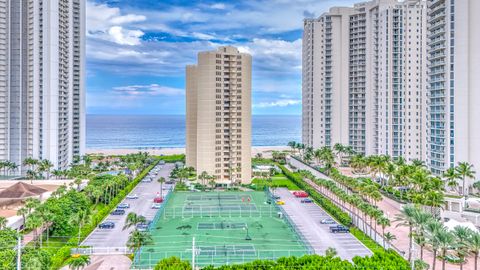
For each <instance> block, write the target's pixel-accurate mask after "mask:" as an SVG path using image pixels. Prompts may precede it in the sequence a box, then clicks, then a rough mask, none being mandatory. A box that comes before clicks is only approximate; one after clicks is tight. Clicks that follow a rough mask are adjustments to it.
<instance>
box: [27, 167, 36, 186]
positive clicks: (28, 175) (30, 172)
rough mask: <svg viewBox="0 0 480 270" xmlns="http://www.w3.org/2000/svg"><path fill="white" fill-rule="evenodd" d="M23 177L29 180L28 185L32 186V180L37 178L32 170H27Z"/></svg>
mask: <svg viewBox="0 0 480 270" xmlns="http://www.w3.org/2000/svg"><path fill="white" fill-rule="evenodd" d="M25 177H26V178H27V179H30V184H32V185H33V179H35V178H37V173H36V172H35V171H34V170H27V172H26V173H25Z"/></svg>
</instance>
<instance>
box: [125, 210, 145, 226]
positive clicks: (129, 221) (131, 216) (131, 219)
mask: <svg viewBox="0 0 480 270" xmlns="http://www.w3.org/2000/svg"><path fill="white" fill-rule="evenodd" d="M146 221H147V220H146V218H145V217H144V216H142V215H137V214H136V213H133V212H130V213H128V215H127V217H126V219H125V226H123V230H125V229H128V228H130V227H132V226H137V224H140V223H144V222H146Z"/></svg>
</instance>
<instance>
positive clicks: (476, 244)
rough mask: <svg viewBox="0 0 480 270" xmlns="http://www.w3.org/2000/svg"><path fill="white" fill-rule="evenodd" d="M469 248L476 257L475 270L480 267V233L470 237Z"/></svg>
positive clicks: (472, 234)
mask: <svg viewBox="0 0 480 270" xmlns="http://www.w3.org/2000/svg"><path fill="white" fill-rule="evenodd" d="M467 243H468V248H469V250H470V251H471V252H472V253H473V254H474V255H475V268H474V269H475V270H477V266H478V264H477V263H478V254H479V253H480V233H478V232H475V231H474V232H472V233H471V234H470V237H468V242H467Z"/></svg>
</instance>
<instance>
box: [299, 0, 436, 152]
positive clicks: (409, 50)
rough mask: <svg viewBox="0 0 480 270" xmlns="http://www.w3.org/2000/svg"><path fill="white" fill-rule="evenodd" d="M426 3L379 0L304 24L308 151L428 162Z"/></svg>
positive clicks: (305, 140)
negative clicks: (346, 150) (327, 149)
mask: <svg viewBox="0 0 480 270" xmlns="http://www.w3.org/2000/svg"><path fill="white" fill-rule="evenodd" d="M426 22H427V13H426V2H425V1H420V0H409V1H397V0H374V1H369V2H363V3H359V4H356V5H354V6H353V7H333V8H331V9H330V11H329V12H327V13H325V14H323V15H321V16H320V17H319V18H316V19H306V20H305V21H304V37H303V41H304V42H303V80H302V81H303V82H302V95H303V112H302V114H303V116H302V119H303V120H302V121H303V130H302V132H303V133H302V139H303V143H305V144H307V145H309V146H313V147H315V148H318V147H321V146H333V145H334V144H335V143H341V144H344V145H350V146H352V147H353V149H354V150H355V151H356V152H357V153H362V154H366V155H371V154H387V155H390V156H392V157H398V156H403V157H405V158H406V159H408V160H412V159H422V160H424V159H425V158H426V138H427V133H426V128H423V127H424V126H425V125H426V122H427V114H426V107H427V90H426V89H427V76H426V74H427V68H426V59H427V52H426V38H425V37H426V30H427V25H426Z"/></svg>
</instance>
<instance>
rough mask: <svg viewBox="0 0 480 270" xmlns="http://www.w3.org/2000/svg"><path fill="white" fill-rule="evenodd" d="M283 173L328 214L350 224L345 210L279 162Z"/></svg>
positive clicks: (350, 219)
mask: <svg viewBox="0 0 480 270" xmlns="http://www.w3.org/2000/svg"><path fill="white" fill-rule="evenodd" d="M277 166H278V167H279V168H280V169H281V170H282V172H283V174H285V176H286V177H287V178H288V179H290V180H291V181H292V182H293V183H295V184H296V185H297V186H298V187H299V188H301V189H302V190H303V191H305V192H307V193H308V194H309V195H310V197H311V198H312V199H313V200H314V201H315V202H317V203H318V204H319V205H320V206H321V207H322V208H323V209H324V210H325V211H327V212H328V213H329V214H330V215H332V216H333V217H334V218H335V219H336V220H338V221H339V222H340V223H342V224H343V225H346V226H350V225H351V224H352V218H351V217H350V216H349V215H348V214H347V213H345V212H343V211H342V209H340V207H338V206H336V205H335V204H334V203H332V202H331V201H330V200H329V199H328V198H326V197H324V196H323V195H321V194H320V193H319V192H318V191H317V190H315V189H314V188H312V187H311V186H310V185H309V184H307V183H306V182H305V181H304V180H303V178H302V177H301V176H299V175H297V174H295V173H292V172H291V171H289V170H288V169H287V168H286V167H285V166H282V165H280V164H278V165H277Z"/></svg>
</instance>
